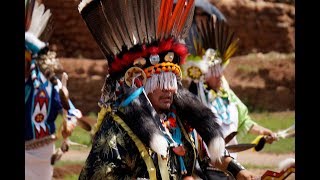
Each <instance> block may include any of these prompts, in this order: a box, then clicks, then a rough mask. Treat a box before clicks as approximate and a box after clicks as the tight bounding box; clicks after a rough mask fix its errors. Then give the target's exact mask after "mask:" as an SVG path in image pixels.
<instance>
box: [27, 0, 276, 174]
mask: <svg viewBox="0 0 320 180" xmlns="http://www.w3.org/2000/svg"><path fill="white" fill-rule="evenodd" d="M204 3H207V4H204ZM78 9H79V12H80V14H81V17H82V18H83V20H84V22H85V23H86V25H87V26H88V29H89V30H90V32H91V34H92V36H93V37H94V39H95V41H96V42H97V44H98V46H99V47H100V50H101V51H102V53H103V54H104V56H105V58H106V60H107V62H108V68H109V69H108V72H109V73H108V75H107V76H106V78H105V83H104V85H103V87H102V90H101V92H102V94H101V98H100V100H99V103H98V104H99V106H100V112H99V113H98V119H97V123H96V125H95V132H94V135H93V139H92V148H91V151H90V153H89V155H88V157H87V159H86V161H85V163H84V167H83V169H82V171H81V173H80V175H79V179H83V180H85V179H151V180H156V179H159V180H160V179H162V180H170V179H184V180H188V179H246V180H249V179H256V178H257V177H258V176H257V175H255V174H253V173H252V172H250V171H248V170H247V169H245V167H243V166H242V165H241V164H240V163H239V162H237V161H236V154H233V153H230V152H229V151H228V149H227V148H226V145H231V144H232V145H234V144H237V140H236V134H246V133H248V132H249V133H255V134H260V135H264V136H265V137H266V139H267V142H269V143H272V142H273V141H274V140H276V139H277V137H276V134H275V133H273V132H272V131H271V130H269V129H267V128H264V127H262V126H259V125H258V124H257V123H255V122H254V121H252V120H251V118H250V117H249V115H248V109H247V108H246V106H245V105H244V104H243V103H242V102H241V101H240V99H239V98H238V97H237V96H236V95H235V94H234V92H233V91H232V90H231V89H230V87H229V86H228V83H227V81H226V79H225V78H224V77H223V70H224V69H225V67H226V65H227V64H228V63H229V61H230V57H231V56H232V55H233V54H234V52H235V51H236V49H237V43H238V39H237V38H236V37H235V35H234V32H233V31H232V30H231V29H230V28H229V27H228V24H227V22H226V20H225V17H224V16H223V15H222V14H221V13H220V12H219V11H218V10H217V9H216V8H215V7H214V6H212V5H211V4H210V3H208V2H206V1H204V2H203V1H200V0H199V1H198V0H196V1H195V0H177V1H174V0H116V1H115V0H82V1H81V2H80V4H79V7H78ZM25 13H26V14H25V17H26V18H25V19H26V21H25V24H26V29H25V30H26V33H25V52H26V56H25V57H26V58H25V64H26V65H25V70H26V71H25V72H26V73H25V75H26V76H25V78H26V83H25V94H26V95H25V112H26V117H25V123H26V132H25V144H26V146H25V155H26V158H25V160H26V170H25V173H26V179H51V177H52V164H53V163H54V162H55V160H56V159H57V156H55V155H57V152H58V151H57V152H56V153H54V149H55V146H54V141H55V140H56V139H57V137H56V136H57V135H58V134H59V133H61V134H62V136H63V138H64V139H65V140H66V139H67V138H68V137H69V136H70V135H71V134H72V131H73V129H74V127H75V126H76V124H77V120H78V119H80V118H81V116H82V114H81V112H80V111H79V110H78V109H76V108H75V107H74V105H73V104H72V102H71V101H70V99H69V92H68V89H67V87H66V81H67V75H66V74H65V73H63V74H62V76H61V77H62V80H61V81H60V80H59V79H58V78H57V75H55V71H56V68H57V67H58V64H57V63H58V61H57V60H56V59H55V55H54V52H52V51H49V50H48V38H49V35H50V34H51V32H52V21H51V20H52V18H51V13H50V10H45V8H44V6H43V5H42V4H41V5H40V4H39V3H38V2H37V1H35V0H26V12H25ZM182 81H187V82H188V83H187V86H185V85H183V83H182ZM58 113H61V114H62V117H63V118H64V120H63V121H64V123H63V124H64V126H63V127H62V128H61V132H57V131H56V127H55V124H54V122H55V120H56V118H57V115H58ZM56 134H57V135H56ZM66 142H67V141H66ZM60 149H62V150H63V151H67V149H68V148H65V147H64V148H60ZM60 149H58V150H60Z"/></svg>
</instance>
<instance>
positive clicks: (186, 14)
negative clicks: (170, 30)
mask: <svg viewBox="0 0 320 180" xmlns="http://www.w3.org/2000/svg"><path fill="white" fill-rule="evenodd" d="M193 11H194V0H189V1H188V3H187V6H186V7H185V10H184V11H183V15H182V16H181V19H180V21H179V25H178V29H177V34H176V36H177V37H181V32H182V30H183V29H184V28H185V27H187V26H186V25H188V28H190V25H191V24H190V23H188V24H187V23H186V20H187V19H188V17H189V18H190V14H191V17H192V16H193ZM189 13H190V14H189Z"/></svg>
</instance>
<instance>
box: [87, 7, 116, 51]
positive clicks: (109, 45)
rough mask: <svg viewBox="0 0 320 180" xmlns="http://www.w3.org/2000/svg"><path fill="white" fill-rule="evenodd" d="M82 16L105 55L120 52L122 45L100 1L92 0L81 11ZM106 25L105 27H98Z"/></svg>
mask: <svg viewBox="0 0 320 180" xmlns="http://www.w3.org/2000/svg"><path fill="white" fill-rule="evenodd" d="M81 15H82V18H83V19H84V20H85V22H86V24H87V26H88V28H89V30H90V31H91V34H92V35H93V37H94V38H95V40H96V41H97V42H98V45H99V46H100V49H101V50H102V52H103V53H104V54H105V55H110V54H118V53H119V52H120V48H121V45H120V43H119V41H118V40H117V39H115V38H114V37H116V35H115V33H114V30H113V27H112V25H111V24H110V22H109V21H108V19H106V18H105V13H104V12H103V8H102V7H101V4H100V2H99V1H91V3H89V4H87V6H84V7H83V9H82V11H81ZM96 27H104V28H101V29H100V28H96Z"/></svg>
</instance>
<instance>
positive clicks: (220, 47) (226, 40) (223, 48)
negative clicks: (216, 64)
mask: <svg viewBox="0 0 320 180" xmlns="http://www.w3.org/2000/svg"><path fill="white" fill-rule="evenodd" d="M216 22H217V23H216V27H215V28H216V29H217V32H216V33H215V35H216V42H217V47H216V50H217V51H218V52H219V55H220V57H221V60H222V64H224V63H226V62H227V61H228V60H229V58H230V57H231V56H232V55H233V54H234V53H235V51H236V50H237V48H238V42H239V39H238V38H237V39H235V38H234V32H233V31H231V30H230V28H229V26H228V25H227V23H226V22H225V21H223V20H217V21H216Z"/></svg>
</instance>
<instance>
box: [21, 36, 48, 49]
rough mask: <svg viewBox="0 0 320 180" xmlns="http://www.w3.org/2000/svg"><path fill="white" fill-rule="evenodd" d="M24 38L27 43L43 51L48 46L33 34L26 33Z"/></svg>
mask: <svg viewBox="0 0 320 180" xmlns="http://www.w3.org/2000/svg"><path fill="white" fill-rule="evenodd" d="M24 38H25V40H26V41H28V42H30V43H32V44H33V45H35V46H37V47H38V48H39V49H42V48H44V47H45V46H46V44H45V43H44V42H42V41H40V40H39V39H38V38H37V37H36V36H35V35H33V34H32V33H31V32H26V33H24Z"/></svg>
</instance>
